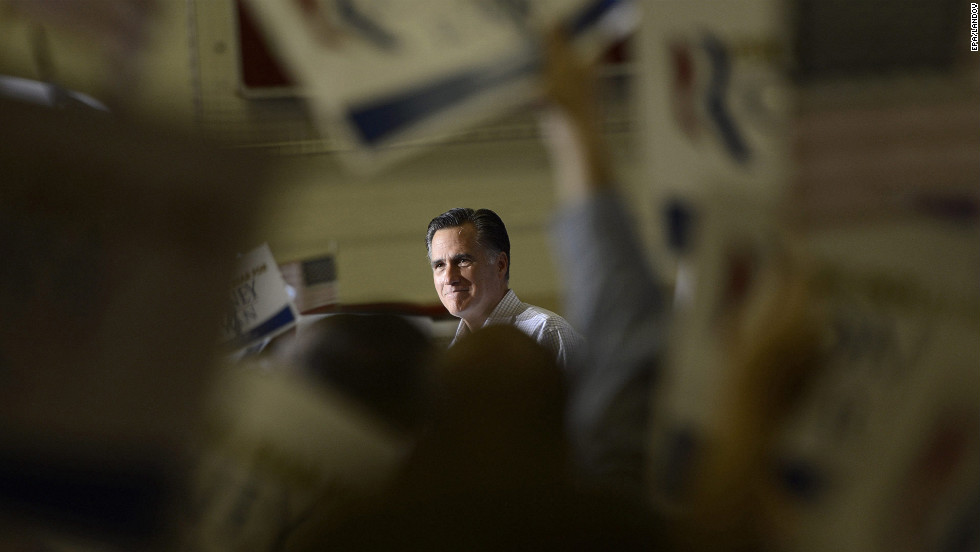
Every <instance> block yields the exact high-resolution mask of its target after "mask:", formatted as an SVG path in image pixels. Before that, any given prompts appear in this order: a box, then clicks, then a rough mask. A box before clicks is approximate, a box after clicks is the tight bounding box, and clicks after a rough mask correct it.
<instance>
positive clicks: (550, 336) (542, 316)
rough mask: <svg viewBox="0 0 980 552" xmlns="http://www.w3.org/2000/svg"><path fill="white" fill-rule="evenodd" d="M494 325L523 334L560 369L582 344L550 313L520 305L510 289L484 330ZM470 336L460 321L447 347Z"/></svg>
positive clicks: (572, 331)
mask: <svg viewBox="0 0 980 552" xmlns="http://www.w3.org/2000/svg"><path fill="white" fill-rule="evenodd" d="M496 324H510V325H511V326H514V327H515V328H517V329H518V330H520V331H522V332H524V333H525V334H527V335H528V336H530V337H531V338H532V339H534V340H535V341H537V342H538V344H539V345H541V346H543V347H545V348H546V349H548V350H549V351H551V352H552V354H554V356H555V362H556V363H557V364H558V366H560V367H562V368H564V367H565V366H568V360H569V355H570V354H575V353H574V351H576V350H577V349H579V348H580V347H581V345H582V341H583V339H582V336H581V335H580V334H579V333H578V332H577V331H575V329H574V328H572V325H571V324H569V323H568V321H566V320H565V319H564V318H562V317H561V316H558V315H557V314H555V313H553V312H551V311H550V310H547V309H542V308H541V307H536V306H534V305H528V304H527V303H524V302H522V301H521V300H520V299H518V298H517V294H516V293H514V290H512V289H509V290H507V294H506V295H504V298H503V299H501V300H500V302H499V303H497V306H496V307H494V309H493V311H491V312H490V316H488V317H487V319H486V321H485V322H484V323H483V327H487V326H493V325H496ZM469 333H470V329H469V327H468V326H467V325H466V322H464V321H463V320H460V321H459V326H458V327H457V328H456V336H455V337H454V338H453V340H452V342H451V343H450V344H449V346H450V347H452V346H453V345H455V344H456V342H457V341H459V339H460V338H462V337H463V336H465V335H467V334H469Z"/></svg>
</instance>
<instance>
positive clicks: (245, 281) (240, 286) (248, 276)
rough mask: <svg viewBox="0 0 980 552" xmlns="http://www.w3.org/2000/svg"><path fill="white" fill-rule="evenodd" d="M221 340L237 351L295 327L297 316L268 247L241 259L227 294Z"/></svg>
mask: <svg viewBox="0 0 980 552" xmlns="http://www.w3.org/2000/svg"><path fill="white" fill-rule="evenodd" d="M228 302H229V307H228V311H227V312H226V314H225V319H224V327H223V339H222V341H223V342H225V343H227V344H228V345H229V346H230V347H231V348H233V349H240V348H243V347H248V346H249V345H253V344H255V343H258V342H259V341H261V340H263V339H267V338H272V337H275V336H277V335H279V334H281V333H283V332H285V331H286V330H289V329H290V328H292V327H293V326H295V325H296V319H297V318H298V313H297V312H296V307H295V306H294V305H293V302H292V300H291V299H290V297H289V293H288V292H287V291H286V282H285V281H284V280H283V278H282V274H281V273H280V272H279V266H278V265H277V264H276V260H275V258H273V256H272V251H270V250H269V245H268V244H263V245H261V246H259V247H257V248H255V249H253V250H252V251H249V252H248V253H246V254H244V255H242V256H241V258H240V259H239V264H238V269H237V271H236V272H235V275H234V277H233V279H232V282H231V288H230V289H229V294H228Z"/></svg>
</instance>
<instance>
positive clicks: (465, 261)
mask: <svg viewBox="0 0 980 552" xmlns="http://www.w3.org/2000/svg"><path fill="white" fill-rule="evenodd" d="M470 262H471V261H470V260H469V259H463V260H461V261H459V266H470Z"/></svg>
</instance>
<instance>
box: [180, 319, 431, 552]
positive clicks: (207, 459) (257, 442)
mask: <svg viewBox="0 0 980 552" xmlns="http://www.w3.org/2000/svg"><path fill="white" fill-rule="evenodd" d="M285 343H286V344H284V345H283V347H284V351H283V352H282V355H274V356H273V357H272V360H273V361H275V360H277V359H278V360H280V361H281V360H282V359H283V358H285V359H287V360H288V361H289V363H290V364H287V365H283V366H276V364H275V363H274V362H273V363H262V364H261V365H259V364H250V363H251V362H254V360H255V359H246V360H245V361H244V362H242V363H240V364H237V365H235V366H232V367H231V369H230V370H228V371H227V373H226V374H225V377H224V378H223V379H222V380H221V381H220V382H219V384H218V386H217V394H216V397H215V401H214V403H215V404H214V410H213V412H212V414H211V416H210V418H209V420H208V429H209V431H208V434H207V435H208V443H207V444H206V451H205V454H203V455H202V461H201V465H200V469H199V470H198V473H197V478H196V486H195V492H194V500H193V501H192V506H193V511H192V512H191V513H190V515H189V517H190V518H191V519H189V520H188V530H187V537H186V539H185V541H186V544H185V549H187V550H200V551H214V552H221V551H225V550H235V551H252V550H254V551H268V550H282V549H290V548H291V546H292V545H291V543H292V542H293V541H294V540H295V539H297V538H298V536H299V535H303V534H304V533H305V532H306V531H308V530H309V527H310V526H312V527H314V528H319V527H321V526H324V525H330V524H334V523H338V522H339V521H341V520H343V519H344V518H345V517H346V516H348V515H352V514H353V513H355V512H357V511H358V510H359V509H361V508H363V507H365V506H366V505H368V504H372V503H373V501H374V500H376V498H377V496H378V495H379V494H381V493H383V492H384V491H385V490H386V489H387V487H388V485H389V484H390V482H391V481H392V479H393V478H394V476H395V475H396V474H397V473H398V471H399V468H400V466H401V465H402V462H403V461H404V459H405V457H406V454H407V453H408V451H410V450H411V449H412V447H413V441H414V438H415V435H416V433H415V432H416V431H417V430H418V428H419V426H420V425H421V423H422V421H423V417H424V416H425V413H424V412H425V411H424V408H425V405H426V403H427V401H428V396H427V393H428V390H427V388H428V385H427V379H428V376H429V374H430V371H431V367H430V365H429V363H430V362H431V357H430V354H429V353H430V350H431V346H430V341H429V339H428V337H427V335H426V334H425V333H424V332H423V331H421V330H420V329H419V328H417V327H415V326H414V325H413V324H412V323H411V322H409V321H408V320H406V319H404V318H402V317H399V316H396V315H389V314H372V315H349V314H339V315H332V316H328V317H326V318H325V319H322V320H319V321H317V322H315V323H314V324H312V325H311V326H308V327H306V328H304V330H303V331H302V332H299V333H298V334H297V336H296V337H295V338H293V340H292V341H288V340H287V342H285ZM290 348H292V350H291V351H290Z"/></svg>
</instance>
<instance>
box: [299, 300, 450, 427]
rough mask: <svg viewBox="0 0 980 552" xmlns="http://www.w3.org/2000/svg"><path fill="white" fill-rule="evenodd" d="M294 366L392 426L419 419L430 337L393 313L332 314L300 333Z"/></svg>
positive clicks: (412, 423)
mask: <svg viewBox="0 0 980 552" xmlns="http://www.w3.org/2000/svg"><path fill="white" fill-rule="evenodd" d="M296 346H297V349H296V351H295V355H296V357H295V360H296V361H297V363H298V366H299V367H300V369H301V370H303V371H304V372H305V373H306V374H307V375H309V376H311V377H313V378H314V379H315V380H317V381H318V382H320V383H323V384H326V385H328V386H330V387H331V388H333V389H336V390H338V391H340V392H342V393H344V394H345V395H346V396H348V397H349V398H351V399H353V400H355V401H357V402H358V403H359V404H361V405H362V406H364V407H366V408H367V409H368V410H369V411H370V412H371V413H372V414H374V415H376V416H379V417H380V418H381V419H383V420H384V421H385V422H387V423H389V424H390V425H391V426H392V427H394V428H396V429H402V430H406V429H411V428H413V427H415V426H416V425H417V424H418V423H419V422H420V420H421V417H422V415H423V411H424V406H425V402H426V399H427V394H428V383H427V382H428V371H429V364H430V362H431V360H432V349H431V343H430V341H429V339H428V337H427V336H426V335H425V333H423V332H422V331H421V330H420V329H419V328H417V327H416V326H415V325H413V324H412V323H411V322H409V321H408V320H406V319H404V318H403V317H401V316H397V315H393V314H371V315H358V314H336V315H331V316H328V317H326V318H324V319H322V320H319V321H317V322H315V323H314V324H313V325H311V326H310V327H309V328H308V329H306V330H305V331H304V332H303V334H302V335H301V336H300V338H299V340H298V342H297V344H296Z"/></svg>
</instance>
